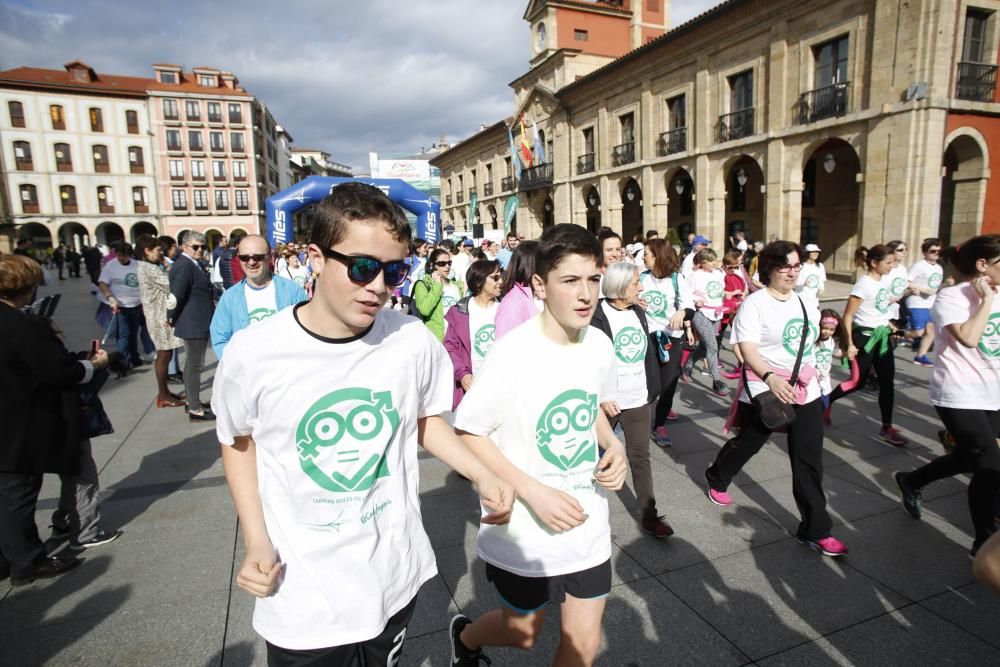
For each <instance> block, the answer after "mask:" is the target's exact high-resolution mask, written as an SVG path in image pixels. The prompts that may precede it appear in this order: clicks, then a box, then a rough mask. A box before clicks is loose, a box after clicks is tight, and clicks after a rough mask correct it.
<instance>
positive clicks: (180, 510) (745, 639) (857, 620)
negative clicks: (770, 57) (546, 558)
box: [0, 280, 1000, 667]
mask: <svg viewBox="0 0 1000 667" xmlns="http://www.w3.org/2000/svg"><path fill="white" fill-rule="evenodd" d="M831 288H832V289H840V292H839V293H841V294H846V290H845V289H843V288H842V286H839V287H838V286H837V285H836V284H831ZM51 291H52V290H46V289H44V288H43V293H49V292H51ZM55 291H59V292H62V294H63V299H62V303H61V305H60V307H59V310H58V312H57V313H56V318H55V319H56V322H57V324H59V325H60V326H61V327H62V328H63V329H64V330H65V331H66V337H67V342H68V344H69V347H70V348H72V349H83V348H85V347H86V345H87V342H88V341H89V340H90V339H91V338H94V337H100V335H101V332H100V331H99V330H98V329H97V327H96V325H95V324H94V323H93V314H94V310H95V307H96V304H95V302H94V301H93V299H92V298H91V297H90V295H89V293H88V285H87V284H86V280H67V281H65V282H60V283H57V285H56V286H55ZM831 305H832V306H833V307H836V308H838V309H839V308H841V307H842V305H843V302H842V301H836V302H832V303H831ZM908 353H909V351H908V350H899V351H898V352H897V364H898V366H897V369H898V370H897V384H896V386H897V394H896V396H897V399H896V400H897V403H896V405H897V407H896V415H897V423H898V425H899V426H900V427H902V428H903V429H904V432H905V434H906V436H907V437H909V438H910V439H911V445H910V446H909V447H908V448H906V449H905V450H898V449H895V448H893V447H890V446H889V445H886V444H883V443H881V442H879V441H877V440H876V439H875V437H874V436H875V435H876V433H877V431H878V426H879V424H878V419H877V415H878V409H877V406H876V395H875V394H874V393H871V392H859V393H858V394H855V395H853V396H852V397H850V398H848V399H845V400H844V401H842V402H841V403H838V404H837V406H836V408H835V411H834V413H833V419H834V425H833V427H832V428H830V429H828V430H827V434H826V450H825V454H824V460H825V465H826V478H825V488H826V493H827V498H828V502H829V506H830V509H831V513H832V515H833V518H834V521H835V524H836V526H835V529H834V530H835V534H836V535H837V536H838V537H839V538H841V539H842V540H844V541H845V542H846V543H847V544H848V545H849V547H850V548H851V553H850V555H849V556H847V557H846V558H844V559H842V560H832V559H828V558H821V557H819V556H817V555H816V554H815V553H813V552H812V551H810V550H809V549H807V548H805V547H803V546H802V545H800V544H798V543H797V542H796V541H795V539H794V537H793V534H794V530H795V527H796V524H797V521H798V519H797V512H796V510H795V505H794V501H793V499H792V487H791V478H790V470H789V466H788V461H787V456H786V455H785V453H784V450H783V447H784V443H783V438H781V437H777V438H775V442H772V443H769V444H768V445H767V446H765V448H764V449H763V450H762V451H761V453H760V454H759V455H758V456H757V457H756V458H754V459H753V460H752V461H751V462H750V464H749V465H748V466H747V467H746V469H745V471H744V472H743V473H742V474H741V475H740V476H739V477H737V478H736V481H735V483H734V485H733V487H732V488H731V489H730V491H731V492H732V493H733V496H734V500H735V503H734V505H733V506H732V507H730V508H726V509H722V508H719V507H716V506H714V505H712V504H711V503H710V502H709V501H708V499H707V498H706V496H705V493H704V479H703V472H704V470H705V468H706V467H707V466H708V464H709V463H710V461H711V460H712V459H713V458H714V456H715V454H716V452H717V451H718V450H719V448H720V447H721V446H722V443H723V441H724V438H723V437H722V436H721V435H720V431H721V427H722V422H723V419H724V415H725V413H726V410H727V409H728V407H729V404H728V400H724V399H721V398H718V397H716V396H714V395H712V394H711V393H710V391H709V387H708V383H707V382H706V379H707V378H706V377H705V376H700V375H698V374H697V373H696V375H695V381H694V384H692V385H682V386H681V387H682V388H681V390H680V392H679V399H678V401H677V406H676V407H677V411H678V413H679V414H680V420H679V421H678V422H676V423H675V424H673V425H672V427H671V429H670V431H671V435H672V436H673V439H674V446H673V447H672V448H670V449H667V450H660V449H659V448H657V447H655V446H651V449H652V450H653V460H654V482H655V490H656V495H657V500H658V506H659V508H660V510H661V511H662V512H663V513H664V514H665V515H666V517H667V519H668V521H669V522H670V523H671V524H672V525H673V527H674V529H675V530H676V535H674V536H673V537H671V538H669V539H667V540H665V541H662V542H660V541H656V540H655V539H653V538H651V537H648V536H646V535H644V534H642V533H641V532H640V531H639V529H638V526H637V524H636V522H635V520H634V519H633V518H632V516H631V515H630V513H629V511H630V509H631V506H632V504H633V497H632V495H631V492H630V490H629V488H628V487H626V488H625V489H624V490H623V491H622V492H621V494H620V500H619V499H614V498H612V499H611V511H612V514H611V522H612V538H613V540H614V555H613V564H614V588H613V589H612V591H611V595H610V597H609V599H608V605H607V612H606V614H605V620H604V630H603V632H604V641H603V648H602V651H601V653H600V655H599V658H598V664H601V665H611V666H616V667H617V666H625V665H642V666H659V665H693V664H706V665H716V666H724V665H745V664H759V665H769V666H770V665H826V664H854V665H880V666H881V665H930V664H935V665H937V664H948V665H990V664H992V665H997V664H1000V598H995V597H993V596H991V595H990V594H989V593H988V592H987V591H986V590H985V589H984V588H983V587H982V586H980V585H979V584H978V583H976V582H975V581H974V579H973V577H972V575H971V573H970V569H969V560H968V557H967V551H968V549H969V546H970V544H971V539H972V538H971V522H970V519H969V516H968V509H967V505H966V495H965V489H966V484H967V479H965V478H959V479H950V480H945V481H942V482H939V483H937V484H935V485H933V486H932V487H930V488H928V489H927V490H926V492H925V504H924V510H925V511H924V519H923V520H922V521H914V520H913V519H911V518H910V517H909V516H907V515H906V514H905V513H904V512H903V511H902V510H901V509H900V506H899V502H898V499H897V496H896V491H895V486H894V483H893V481H892V472H893V471H895V470H899V469H910V468H913V467H915V466H917V465H919V464H921V463H922V462H925V461H928V460H930V459H931V458H932V457H934V456H936V455H938V454H939V453H941V448H940V445H939V444H938V443H937V441H936V439H935V436H934V432H935V430H936V429H937V428H939V423H938V420H937V418H936V415H935V413H934V411H933V409H932V408H931V407H930V406H929V403H928V397H927V381H928V376H929V369H925V368H920V367H917V366H915V365H913V364H912V363H910V358H911V354H908ZM209 355H211V352H209ZM724 358H725V359H726V360H727V361H731V359H732V356H731V354H730V353H726V354H725V355H724ZM214 367H215V363H214V358H213V359H212V361H211V365H210V367H209V372H208V373H207V374H206V379H205V382H206V384H205V386H206V390H205V397H206V398H207V396H208V395H209V391H210V383H211V371H212V370H214ZM331 372H336V370H335V369H331ZM152 373H153V371H152V368H151V367H149V366H145V367H143V368H142V369H140V370H138V371H137V372H135V373H134V374H132V375H131V376H129V377H128V378H125V379H122V380H111V381H109V383H108V385H107V387H106V388H105V390H104V392H103V393H102V398H103V400H104V404H105V406H106V408H107V411H108V413H109V415H110V417H111V420H112V422H113V423H114V425H115V433H114V434H113V435H109V436H104V437H101V438H97V439H95V440H94V456H95V458H96V460H97V464H98V468H99V470H100V471H101V483H102V485H103V493H102V498H103V514H104V520H105V523H106V524H107V526H108V527H111V528H121V529H122V530H124V534H123V536H122V537H121V538H120V539H119V540H118V541H116V542H114V543H113V544H110V545H107V546H104V547H101V548H98V549H94V550H93V551H91V552H88V553H86V554H85V558H86V560H85V562H84V563H83V565H82V566H81V567H79V568H78V569H76V570H75V571H73V572H70V573H68V574H66V575H65V576H63V577H61V578H59V579H55V580H51V581H48V582H36V583H35V584H32V585H30V586H26V587H24V588H19V589H16V590H10V589H9V587H8V582H4V583H3V584H0V664H2V665H17V666H23V665H41V664H52V665H100V666H102V667H110V666H113V665H128V666H131V665H198V666H201V665H219V664H222V665H263V664H265V655H264V643H263V641H262V640H261V639H260V638H259V637H257V636H256V635H255V633H254V632H253V630H252V628H251V627H250V617H251V611H252V606H253V603H252V600H251V598H250V597H249V596H248V595H246V594H244V593H242V592H241V591H239V590H238V589H237V588H236V587H235V585H234V583H233V578H234V572H235V569H236V568H237V567H238V566H239V563H240V561H241V558H242V539H241V536H240V534H239V527H238V525H237V521H236V517H235V513H234V511H233V506H232V502H231V500H230V497H229V492H228V490H227V488H226V484H225V479H224V477H223V471H222V462H221V459H220V457H219V448H218V445H217V444H216V440H215V435H214V430H213V428H212V426H211V425H210V424H192V423H189V422H188V420H187V418H186V417H185V415H184V412H183V411H182V410H180V409H178V408H174V409H157V408H156V407H155V405H154V402H153V398H154V395H155V382H154V379H153V377H152ZM730 384H733V383H730ZM421 458H422V463H421V489H422V496H423V516H424V522H425V524H426V527H427V531H428V533H429V534H430V537H431V541H432V543H433V545H434V547H435V550H436V554H437V562H438V569H439V571H440V574H439V575H438V576H437V577H435V578H434V579H433V580H431V581H430V582H428V583H427V584H426V585H425V587H424V589H423V591H422V593H421V596H420V600H419V603H418V606H417V611H416V613H415V616H414V619H413V622H412V624H411V625H410V628H409V631H408V635H407V640H406V643H405V645H404V649H403V653H402V660H401V664H403V665H446V664H448V658H449V656H448V638H447V630H446V628H447V625H448V621H449V619H450V618H451V616H452V615H453V614H455V613H456V612H458V611H462V612H464V613H466V614H468V615H470V616H475V615H477V614H479V613H481V612H483V611H485V610H487V609H490V608H492V607H494V606H496V604H497V597H496V595H495V593H494V591H493V588H492V585H490V584H489V583H488V582H487V581H486V578H485V575H484V572H483V566H482V563H481V562H479V561H478V560H477V559H476V556H475V539H476V529H477V520H478V504H477V502H476V495H475V493H474V492H473V491H472V490H471V489H470V486H469V484H468V483H467V482H466V481H464V480H462V479H461V478H460V477H458V476H457V475H456V474H454V473H451V472H449V470H448V469H447V468H446V467H445V466H444V465H442V464H441V463H439V462H437V461H436V460H435V459H433V458H432V457H430V456H429V455H427V454H426V453H424V454H422V456H421ZM57 481H58V480H57V479H56V478H55V477H53V476H49V477H47V478H46V482H45V486H44V488H43V490H42V495H41V497H40V500H39V506H38V510H39V512H38V519H37V520H38V525H39V527H40V529H42V534H43V537H44V536H46V535H48V529H47V528H46V527H47V526H48V523H49V521H48V519H49V516H50V513H51V511H52V510H53V509H54V508H55V504H56V497H57V493H58V485H57ZM329 576H331V577H337V576H338V573H337V572H335V571H333V572H330V573H329ZM557 619H558V611H557V610H553V612H552V615H551V617H550V619H549V620H550V622H549V623H548V624H547V626H546V628H545V630H544V631H543V635H542V638H541V640H540V642H539V644H538V645H537V646H536V647H535V649H534V650H533V651H532V652H530V653H522V652H520V651H514V650H500V649H488V650H487V653H488V654H489V655H490V656H491V657H492V658H493V664H494V665H513V664H516V665H518V666H519V667H528V666H531V665H544V664H548V663H549V661H550V660H551V658H552V655H553V653H554V650H555V645H556V643H557V641H558V632H557V625H556V622H555V621H557Z"/></svg>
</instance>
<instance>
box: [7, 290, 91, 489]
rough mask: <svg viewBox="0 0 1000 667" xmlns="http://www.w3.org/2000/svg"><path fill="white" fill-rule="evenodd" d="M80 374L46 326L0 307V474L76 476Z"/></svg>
mask: <svg viewBox="0 0 1000 667" xmlns="http://www.w3.org/2000/svg"><path fill="white" fill-rule="evenodd" d="M85 374H86V368H85V367H84V366H83V364H81V363H80V362H78V361H77V360H76V359H75V358H74V357H73V356H72V355H71V354H70V353H69V352H67V351H66V348H65V347H64V346H63V344H62V341H60V340H59V338H58V337H56V335H55V333H54V332H53V331H52V327H51V325H50V324H49V323H48V322H46V321H45V320H43V319H41V318H40V317H36V316H34V315H27V314H25V313H22V312H20V311H19V310H15V309H14V308H11V307H10V306H8V305H7V304H5V303H0V424H2V429H3V431H2V435H0V471H3V472H17V473H24V474H30V473H46V472H50V473H62V474H70V475H74V474H77V473H78V472H79V465H80V394H79V387H78V386H77V385H78V383H79V382H80V381H81V380H82V379H83V378H84V375H85Z"/></svg>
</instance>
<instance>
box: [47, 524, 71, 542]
mask: <svg viewBox="0 0 1000 667" xmlns="http://www.w3.org/2000/svg"><path fill="white" fill-rule="evenodd" d="M49 528H51V529H52V535H51V536H49V539H50V540H65V539H66V538H67V537H69V526H57V525H56V524H52V525H50V526H49Z"/></svg>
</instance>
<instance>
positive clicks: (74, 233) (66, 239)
mask: <svg viewBox="0 0 1000 667" xmlns="http://www.w3.org/2000/svg"><path fill="white" fill-rule="evenodd" d="M56 239H57V240H58V242H59V243H65V244H66V247H67V248H72V249H74V250H76V251H77V252H80V251H81V250H82V249H83V246H85V245H90V230H89V229H87V228H86V227H85V226H84V225H82V224H80V223H79V222H67V223H64V224H62V225H61V226H60V227H59V231H58V232H56Z"/></svg>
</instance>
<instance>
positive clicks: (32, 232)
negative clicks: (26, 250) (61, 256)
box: [17, 222, 52, 248]
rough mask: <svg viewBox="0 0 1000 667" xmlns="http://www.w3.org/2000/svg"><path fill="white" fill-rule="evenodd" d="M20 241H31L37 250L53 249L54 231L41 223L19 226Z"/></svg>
mask: <svg viewBox="0 0 1000 667" xmlns="http://www.w3.org/2000/svg"><path fill="white" fill-rule="evenodd" d="M17 237H18V238H19V239H30V240H31V243H32V245H33V246H34V247H35V248H51V247H52V231H51V230H50V229H49V228H48V226H46V225H43V224H42V223H40V222H26V223H24V224H23V225H18V226H17Z"/></svg>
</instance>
